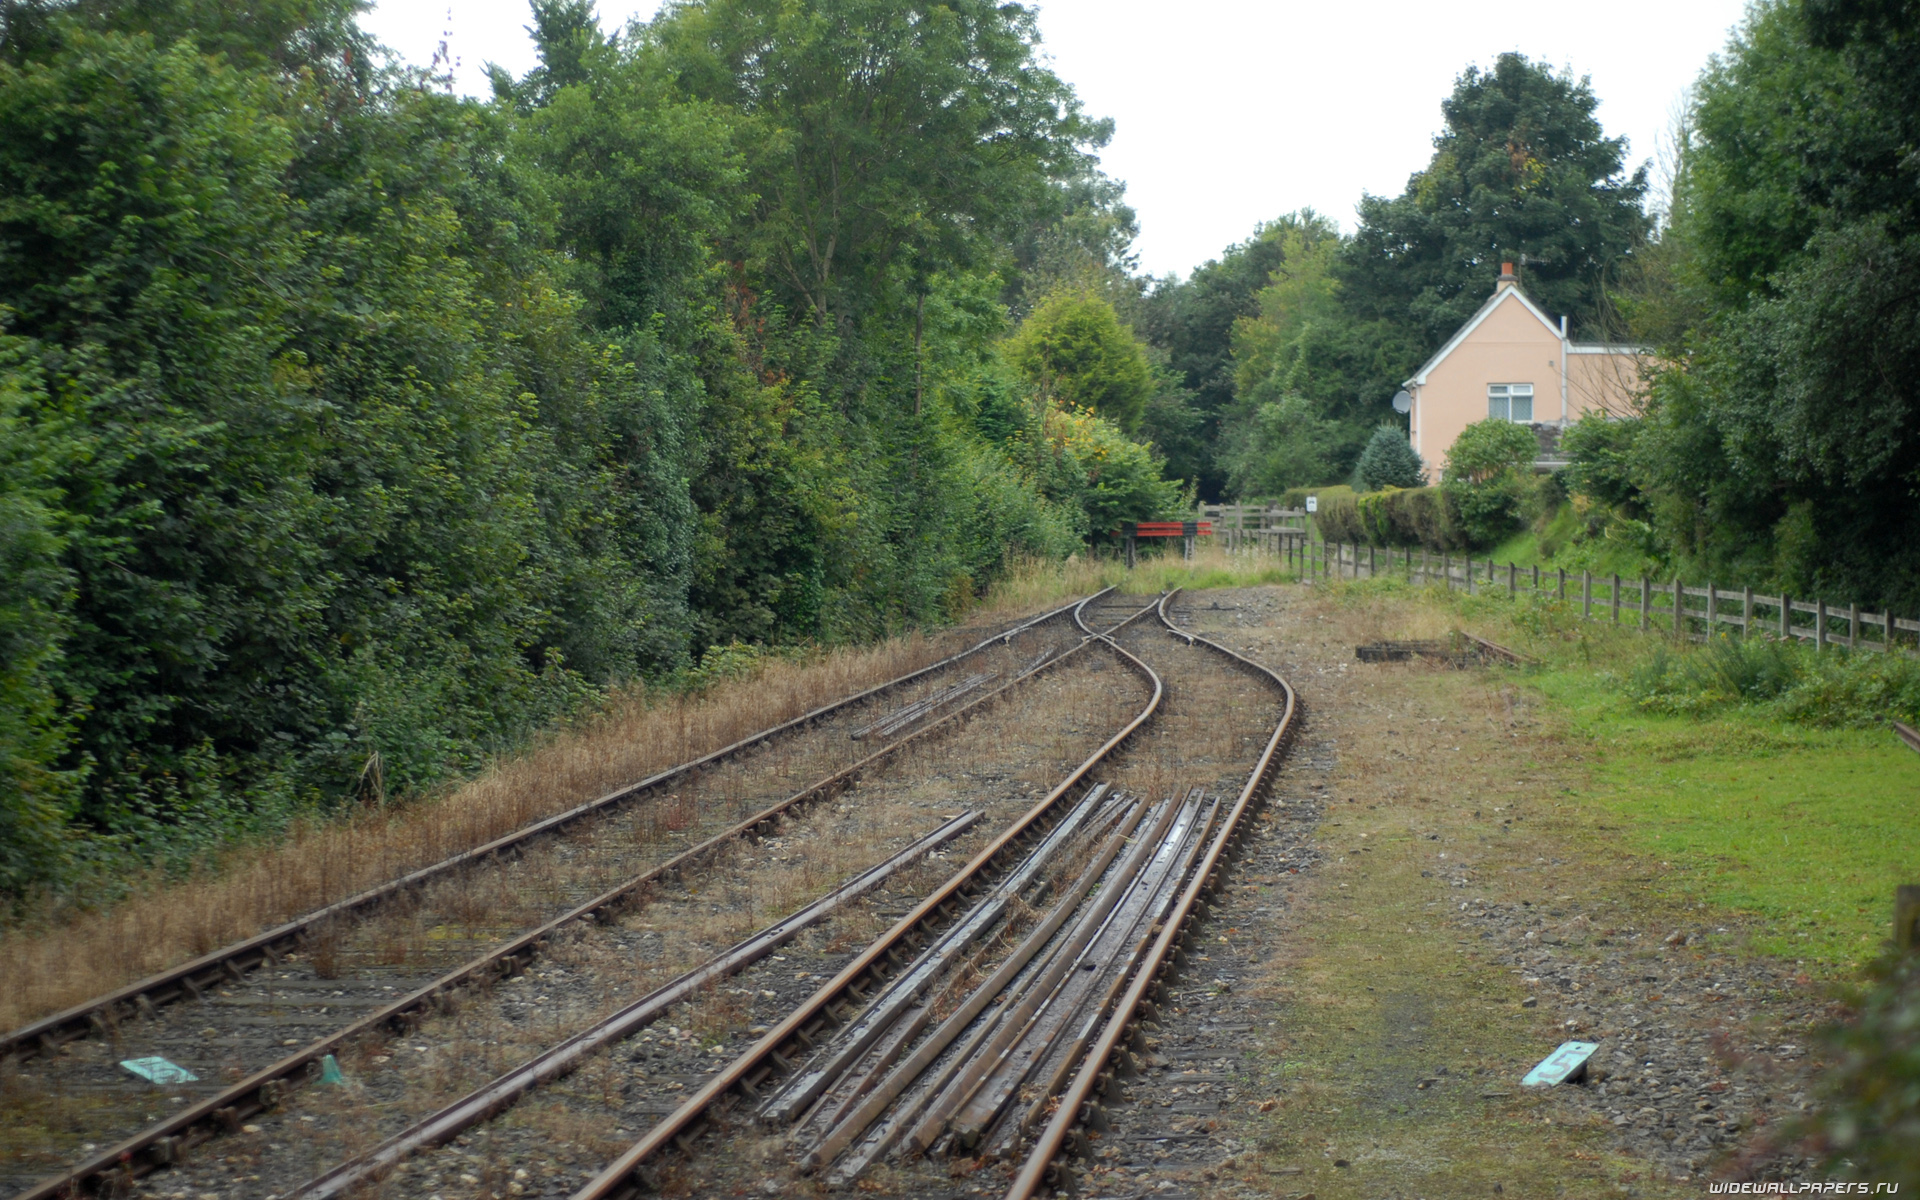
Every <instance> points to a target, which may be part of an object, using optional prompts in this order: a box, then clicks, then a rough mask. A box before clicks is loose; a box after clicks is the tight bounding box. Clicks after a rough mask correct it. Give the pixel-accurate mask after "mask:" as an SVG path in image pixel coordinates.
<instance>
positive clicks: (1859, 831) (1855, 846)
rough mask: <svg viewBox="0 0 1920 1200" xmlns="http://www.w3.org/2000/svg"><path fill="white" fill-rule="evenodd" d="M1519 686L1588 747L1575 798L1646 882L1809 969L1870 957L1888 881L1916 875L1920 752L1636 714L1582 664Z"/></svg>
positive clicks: (1739, 719) (1860, 739)
mask: <svg viewBox="0 0 1920 1200" xmlns="http://www.w3.org/2000/svg"><path fill="white" fill-rule="evenodd" d="M1532 682H1533V684H1534V686H1535V687H1536V688H1538V689H1539V691H1540V693H1541V694H1542V695H1543V696H1544V697H1545V698H1546V700H1547V701H1548V702H1549V704H1550V705H1552V707H1553V708H1554V709H1556V710H1557V711H1559V712H1560V713H1562V714H1563V715H1564V717H1565V719H1566V720H1567V721H1568V723H1569V726H1570V728H1571V730H1572V731H1573V732H1574V733H1575V734H1576V735H1577V736H1579V737H1582V738H1584V739H1585V740H1586V741H1587V742H1588V743H1589V744H1590V745H1591V747H1592V754H1591V756H1590V757H1591V761H1592V764H1593V781H1592V787H1591V789H1590V790H1589V791H1587V792H1586V793H1585V794H1583V795H1581V796H1580V797H1579V800H1580V801H1581V802H1583V803H1586V804H1592V805H1599V806H1601V807H1603V808H1605V809H1606V810H1607V811H1608V812H1609V813H1610V814H1611V815H1612V816H1614V817H1616V818H1618V819H1619V823H1620V824H1619V827H1620V830H1621V834H1622V836H1623V837H1624V838H1625V839H1626V840H1627V843H1628V845H1629V846H1630V847H1631V848H1632V849H1634V850H1637V851H1639V852H1641V853H1644V854H1647V855H1649V856H1651V857H1653V858H1655V859H1657V860H1658V861H1660V862H1662V863H1663V864H1670V870H1668V871H1667V872H1665V873H1663V874H1662V875H1661V876H1660V877H1658V883H1657V884H1656V886H1658V887H1661V888H1664V889H1667V890H1670V891H1672V892H1674V893H1676V894H1678V895H1680V896H1682V897H1685V898H1689V899H1691V900H1694V901H1697V902H1702V903H1706V904H1709V905H1711V906H1713V907H1715V908H1717V909H1722V910H1726V911H1727V912H1729V913H1732V914H1738V915H1740V916H1744V917H1749V918H1751V920H1750V921H1746V922H1743V924H1745V925H1747V926H1748V928H1749V930H1750V932H1751V934H1752V940H1751V945H1752V948H1753V949H1755V950H1758V951H1760V952H1762V953H1767V954H1778V955H1782V956H1784V957H1787V958H1791V959H1799V960H1804V961H1805V962H1806V963H1807V964H1808V965H1809V966H1810V967H1816V966H1817V967H1818V968H1820V970H1821V972H1822V973H1829V972H1833V971H1839V970H1847V969H1850V968H1852V967H1853V966H1854V965H1855V964H1857V963H1858V962H1860V961H1861V960H1863V959H1866V958H1868V957H1871V956H1872V955H1873V954H1874V953H1876V952H1877V951H1878V950H1879V948H1880V943H1881V941H1882V939H1884V938H1885V936H1886V933H1887V927H1888V917H1889V914H1890V911H1891V905H1892V900H1893V889H1894V887H1895V886H1896V885H1898V884H1901V883H1910V882H1913V881H1914V879H1916V878H1920V827H1917V826H1916V824H1915V822H1914V819H1913V806H1914V799H1915V797H1916V796H1920V754H1915V753H1914V752H1913V751H1911V750H1909V749H1907V748H1906V747H1905V746H1904V745H1902V744H1901V743H1900V742H1899V741H1898V740H1897V739H1895V738H1894V737H1892V736H1891V735H1890V734H1888V733H1887V732H1885V731H1883V730H1871V729H1854V730H1835V729H1807V728H1801V727H1795V726H1789V725H1785V724H1783V723H1780V722H1778V721H1772V720H1767V719H1764V718H1762V717H1759V716H1755V715H1750V714H1746V713H1731V714H1726V715H1722V716H1717V717H1714V718H1712V719H1708V720H1700V719H1696V718H1692V717H1685V716H1663V715H1659V714H1654V713H1648V712H1645V711H1643V710H1640V709H1639V708H1637V707H1636V706H1634V705H1632V704H1631V703H1630V702H1628V701H1627V700H1625V699H1624V698H1623V697H1622V696H1621V695H1620V693H1619V690H1618V685H1617V684H1616V683H1615V682H1613V681H1612V680H1610V679H1608V678H1606V677H1605V675H1603V674H1602V673H1599V672H1595V671H1594V670H1592V669H1591V668H1587V669H1561V670H1549V671H1545V672H1542V673H1541V674H1539V675H1537V676H1535V677H1534V679H1533V680H1532Z"/></svg>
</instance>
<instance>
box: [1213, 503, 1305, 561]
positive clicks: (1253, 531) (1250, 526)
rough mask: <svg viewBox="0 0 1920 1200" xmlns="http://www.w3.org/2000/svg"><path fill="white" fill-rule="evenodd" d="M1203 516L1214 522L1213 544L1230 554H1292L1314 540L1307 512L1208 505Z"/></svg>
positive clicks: (1263, 506)
mask: <svg viewBox="0 0 1920 1200" xmlns="http://www.w3.org/2000/svg"><path fill="white" fill-rule="evenodd" d="M1200 515H1201V516H1202V517H1204V518H1206V519H1207V520H1209V521H1212V522H1213V540H1214V543H1215V544H1216V545H1218V546H1221V547H1222V548H1224V549H1225V550H1226V551H1227V552H1228V553H1230V554H1244V553H1258V552H1264V553H1267V554H1274V555H1285V554H1291V553H1292V552H1293V548H1294V547H1296V546H1297V544H1299V543H1304V542H1306V541H1308V540H1310V538H1311V537H1312V534H1311V532H1310V531H1309V529H1308V525H1307V510H1306V509H1304V508H1281V507H1280V506H1279V505H1277V504H1208V505H1204V506H1202V508H1201V509H1200Z"/></svg>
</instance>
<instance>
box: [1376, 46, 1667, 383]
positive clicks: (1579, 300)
mask: <svg viewBox="0 0 1920 1200" xmlns="http://www.w3.org/2000/svg"><path fill="white" fill-rule="evenodd" d="M1598 104H1599V101H1598V99H1596V98H1595V96H1594V94H1593V89H1592V87H1591V86H1590V85H1589V84H1588V82H1587V81H1586V80H1585V79H1579V80H1575V79H1572V78H1569V77H1567V76H1564V75H1558V74H1555V73H1554V72H1553V71H1552V70H1551V69H1550V68H1549V67H1547V66H1546V65H1545V64H1543V63H1534V62H1529V61H1528V60H1527V59H1526V58H1524V57H1522V56H1521V55H1518V54H1502V55H1500V56H1499V58H1497V59H1496V60H1495V61H1494V65H1493V68H1492V69H1491V70H1489V71H1482V70H1480V69H1479V68H1477V67H1469V68H1467V70H1466V71H1465V72H1464V73H1463V74H1462V75H1461V76H1460V78H1459V80H1458V81H1457V82H1456V83H1455V85H1454V89H1453V94H1452V95H1451V96H1449V97H1448V98H1447V99H1446V100H1445V101H1443V102H1442V103H1441V106H1440V109H1441V113H1442V115H1443V116H1444V118H1445V121H1446V124H1445V127H1444V128H1443V129H1442V130H1441V132H1440V133H1439V135H1438V136H1436V137H1435V138H1434V140H1433V159H1432V161H1431V162H1429V163H1428V165H1427V167H1426V169H1425V170H1423V171H1420V172H1418V173H1417V174H1415V175H1414V176H1413V177H1412V178H1410V179H1409V180H1408V181H1407V189H1406V191H1405V192H1403V193H1402V194H1401V195H1399V196H1397V197H1394V198H1392V199H1388V198H1386V197H1382V196H1367V197H1365V198H1364V199H1363V200H1362V201H1361V203H1360V227H1359V229H1358V231H1357V232H1356V233H1355V235H1354V238H1353V240H1352V242H1351V244H1350V245H1349V246H1348V248H1347V252H1346V254H1345V255H1344V256H1343V262H1342V269H1341V271H1340V278H1341V281H1342V283H1343V284H1344V297H1345V302H1346V303H1347V305H1348V306H1349V308H1350V309H1351V311H1353V313H1354V314H1355V315H1356V316H1357V317H1360V318H1362V319H1365V318H1374V317H1378V318H1383V319H1386V320H1388V321H1392V322H1395V323H1403V324H1405V325H1407V326H1408V327H1409V328H1410V329H1412V330H1414V331H1417V333H1418V335H1419V337H1420V339H1421V341H1422V342H1423V344H1424V345H1425V346H1426V348H1427V349H1428V350H1429V351H1430V350H1432V349H1433V348H1435V347H1438V346H1439V345H1440V344H1441V343H1442V342H1444V341H1445V340H1446V339H1447V338H1448V337H1451V336H1452V335H1453V332H1454V330H1456V329H1458V328H1459V327H1460V325H1461V324H1462V323H1463V322H1465V321H1466V320H1467V318H1469V317H1470V316H1472V315H1473V312H1474V310H1475V309H1477V308H1479V307H1480V305H1481V304H1482V303H1484V302H1485V300H1486V298H1487V295H1488V293H1489V292H1490V291H1491V290H1492V287H1493V280H1494V276H1495V274H1496V273H1497V271H1498V267H1499V264H1500V263H1501V262H1502V261H1503V260H1507V261H1512V262H1515V263H1518V264H1521V285H1522V286H1523V287H1525V288H1526V290H1527V294H1528V295H1529V296H1531V297H1532V298H1533V299H1534V300H1536V301H1537V302H1539V303H1540V304H1541V305H1542V306H1543V307H1544V308H1545V309H1546V310H1547V311H1548V312H1550V313H1564V314H1568V315H1570V316H1571V317H1572V324H1573V326H1574V327H1575V328H1576V329H1577V330H1579V331H1580V332H1582V333H1583V334H1587V335H1592V334H1593V333H1595V332H1596V331H1600V330H1602V328H1603V325H1604V321H1603V309H1604V307H1605V294H1604V293H1605V288H1606V286H1607V283H1608V280H1609V279H1610V278H1611V277H1612V276H1613V275H1614V274H1615V273H1617V272H1618V270H1619V269H1620V268H1621V266H1622V265H1623V262H1624V260H1625V259H1626V258H1627V257H1628V256H1630V255H1632V254H1633V253H1634V252H1635V250H1636V249H1637V248H1638V247H1639V246H1640V245H1641V244H1642V243H1643V242H1644V241H1645V239H1646V236H1647V232H1648V228H1649V226H1648V219H1647V216H1646V214H1645V212H1644V211H1643V210H1642V208H1641V202H1642V200H1643V199H1644V198H1645V196H1646V191H1647V177H1646V168H1645V167H1640V168H1637V169H1635V170H1634V171H1633V172H1631V173H1628V172H1627V171H1626V169H1625V167H1624V165H1623V163H1624V159H1625V155H1626V149H1627V145H1626V140H1625V139H1624V138H1609V137H1605V136H1603V134H1602V131H1601V128H1600V122H1599V121H1598V120H1597V119H1595V117H1594V109H1595V107H1596V106H1597V105H1598Z"/></svg>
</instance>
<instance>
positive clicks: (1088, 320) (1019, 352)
mask: <svg viewBox="0 0 1920 1200" xmlns="http://www.w3.org/2000/svg"><path fill="white" fill-rule="evenodd" d="M1006 354H1007V361H1008V362H1009V363H1011V364H1012V365H1013V366H1014V368H1015V369H1016V370H1018V371H1019V372H1020V373H1021V374H1022V375H1023V376H1025V377H1026V379H1027V381H1028V382H1029V383H1031V384H1033V385H1034V386H1035V387H1036V388H1039V389H1040V390H1041V392H1042V393H1044V394H1046V395H1047V396H1050V397H1051V398H1053V399H1055V400H1058V401H1060V402H1061V403H1063V404H1067V405H1071V406H1073V407H1076V408H1085V409H1088V410H1090V411H1093V412H1096V413H1099V414H1100V415H1101V416H1103V417H1106V418H1107V419H1108V420H1110V421H1112V422H1113V423H1114V424H1115V425H1118V426H1119V427H1120V429H1121V430H1122V431H1124V432H1126V433H1129V434H1131V433H1132V432H1134V431H1135V430H1136V429H1138V428H1139V427H1140V418H1141V416H1142V415H1143V414H1144V413H1145V411H1146V406H1147V398H1148V397H1149V396H1150V395H1151V394H1152V393H1153V373H1152V371H1151V370H1150V368H1149V367H1148V365H1147V356H1146V352H1145V351H1144V350H1143V349H1142V347H1141V345H1140V343H1138V342H1136V341H1134V340H1133V335H1132V334H1131V333H1130V332H1128V331H1127V328H1126V326H1124V325H1122V324H1121V323H1120V318H1119V317H1118V316H1116V315H1115V314H1114V311H1113V305H1111V304H1108V303H1107V302H1106V301H1105V300H1102V299H1099V298H1097V297H1094V296H1086V295H1071V294H1065V293H1063V294H1060V295H1056V296H1053V297H1051V298H1049V299H1048V300H1046V301H1045V302H1044V303H1042V304H1041V305H1040V306H1039V307H1038V308H1036V309H1034V310H1033V312H1032V313H1031V314H1030V315H1029V316H1028V317H1027V319H1026V320H1025V321H1024V322H1022V323H1021V326H1020V329H1019V330H1018V332H1016V333H1015V334H1014V335H1013V337H1011V338H1009V339H1008V340H1007V348H1006Z"/></svg>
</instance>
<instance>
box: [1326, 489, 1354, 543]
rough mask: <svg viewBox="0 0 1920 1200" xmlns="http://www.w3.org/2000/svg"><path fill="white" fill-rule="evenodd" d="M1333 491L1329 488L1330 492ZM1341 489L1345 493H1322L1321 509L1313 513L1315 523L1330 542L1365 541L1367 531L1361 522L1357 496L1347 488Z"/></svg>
mask: <svg viewBox="0 0 1920 1200" xmlns="http://www.w3.org/2000/svg"><path fill="white" fill-rule="evenodd" d="M1331 491H1332V489H1328V492H1331ZM1340 491H1341V492H1342V493H1344V494H1338V493H1336V494H1332V495H1329V494H1327V493H1325V492H1323V493H1321V496H1320V505H1319V511H1318V512H1316V513H1314V514H1313V523H1314V525H1315V526H1316V527H1317V528H1318V529H1319V530H1320V536H1321V537H1322V538H1325V539H1326V540H1327V541H1329V542H1364V541H1366V540H1367V531H1366V528H1365V527H1364V526H1363V525H1362V524H1361V522H1360V509H1359V505H1358V503H1357V498H1356V497H1355V496H1354V494H1353V493H1352V492H1351V491H1350V490H1348V489H1346V488H1342V489H1340Z"/></svg>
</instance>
